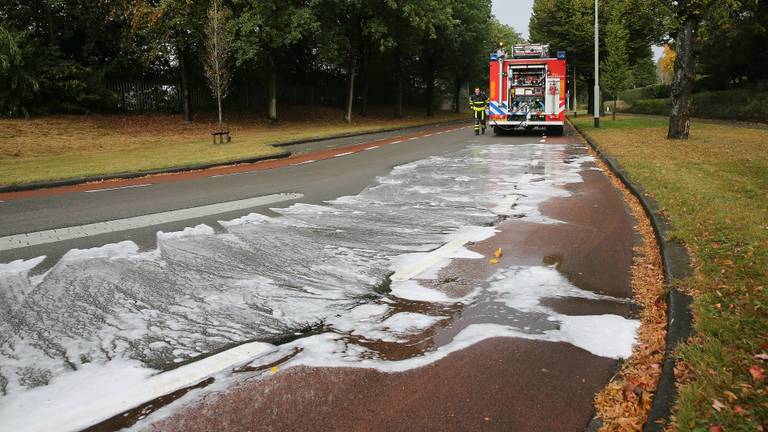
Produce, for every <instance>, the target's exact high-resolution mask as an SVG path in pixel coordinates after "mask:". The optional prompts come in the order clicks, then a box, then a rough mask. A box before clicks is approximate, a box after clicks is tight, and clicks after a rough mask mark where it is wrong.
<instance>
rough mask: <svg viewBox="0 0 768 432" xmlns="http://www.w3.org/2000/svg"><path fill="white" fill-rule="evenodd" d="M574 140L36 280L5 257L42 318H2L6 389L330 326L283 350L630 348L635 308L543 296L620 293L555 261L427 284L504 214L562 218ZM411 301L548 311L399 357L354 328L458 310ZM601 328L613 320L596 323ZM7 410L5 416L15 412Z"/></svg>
mask: <svg viewBox="0 0 768 432" xmlns="http://www.w3.org/2000/svg"><path fill="white" fill-rule="evenodd" d="M568 148H569V147H568V146H562V145H561V146H558V145H539V144H530V145H521V146H507V145H499V146H494V145H483V146H473V147H470V148H468V149H466V150H464V151H461V152H456V153H452V154H446V155H441V156H434V157H431V158H427V159H424V160H420V161H416V162H413V163H409V164H405V165H401V166H398V167H395V168H394V169H393V170H392V172H391V173H390V174H388V175H387V176H383V177H381V178H379V179H378V181H377V182H376V183H375V184H374V185H371V186H370V187H368V188H366V189H365V190H364V191H363V192H361V193H360V194H358V195H356V196H350V197H342V198H339V199H336V200H333V201H330V202H327V203H325V204H324V205H310V204H294V205H292V206H290V207H287V208H273V209H272V210H273V211H274V212H275V213H276V214H277V215H278V216H266V215H261V214H255V213H252V214H249V215H246V216H243V217H240V218H237V219H234V220H229V221H224V222H221V225H222V227H223V228H224V231H225V232H223V233H222V232H216V231H215V230H213V229H212V228H211V227H209V226H206V225H198V226H195V227H190V228H187V229H185V230H183V231H179V232H174V233H162V232H160V233H158V247H157V249H155V250H152V251H148V252H143V251H139V250H138V248H137V247H136V245H135V244H134V243H132V242H121V243H116V244H113V245H106V246H104V247H101V248H94V249H89V250H84V251H76V250H73V251H70V253H68V254H67V255H65V257H64V258H63V259H62V260H60V261H59V262H58V263H57V264H56V265H55V266H54V267H53V268H52V269H51V270H50V271H49V272H48V273H46V274H45V275H42V276H35V277H34V280H32V278H29V277H28V272H29V271H30V270H31V269H32V268H34V266H35V265H37V264H39V261H23V262H13V263H9V264H6V265H5V266H6V267H0V269H3V268H4V269H6V270H7V271H6V272H2V271H0V288H2V289H0V300H3V301H5V300H7V299H10V298H12V297H13V296H16V295H17V293H20V294H18V297H19V299H20V300H19V301H16V300H13V301H12V302H11V303H12V304H11V306H10V308H11V310H12V311H18V313H19V316H22V315H24V316H32V317H34V319H27V320H26V323H25V326H23V327H20V328H18V329H17V328H16V327H14V326H15V325H17V323H18V322H19V321H18V320H17V319H12V320H11V319H7V320H6V317H2V316H0V337H2V338H3V339H2V340H0V355H2V357H0V359H2V364H0V373H1V374H2V376H3V377H7V378H8V381H7V388H6V390H7V392H8V396H5V397H3V398H2V399H0V405H3V406H5V403H6V401H11V400H12V398H13V400H22V399H23V398H24V397H25V396H23V395H24V394H26V393H30V394H34V395H38V396H39V397H40V398H43V397H45V396H40V395H44V394H45V393H46V392H47V391H48V390H47V389H49V388H50V389H52V390H51V391H52V393H50V400H52V401H53V400H56V399H59V398H62V397H65V393H64V392H63V391H60V390H59V389H61V388H62V387H59V385H60V384H57V383H59V382H69V383H73V382H76V381H77V380H76V378H75V377H78V376H80V377H84V376H85V375H82V374H83V373H84V372H82V371H83V370H90V371H93V374H92V378H87V379H84V381H83V382H88V383H90V384H89V386H92V387H99V386H98V385H97V384H96V383H97V382H98V381H99V380H104V381H105V382H104V383H103V385H104V387H105V388H109V387H110V385H111V384H110V382H109V380H110V379H111V378H110V374H108V373H101V372H98V373H97V370H99V369H98V367H99V365H101V366H103V367H107V368H110V367H112V366H109V365H114V367H115V368H118V369H119V368H120V367H125V368H126V369H127V370H126V371H125V374H126V375H125V376H124V377H125V380H124V381H125V382H126V384H125V385H128V384H129V383H130V382H136V383H146V381H147V380H148V379H150V377H152V376H154V375H152V374H154V373H155V371H153V370H149V369H147V366H146V365H145V366H144V369H143V370H133V369H135V368H139V369H140V367H139V366H136V365H137V364H138V363H135V361H136V359H139V358H141V359H143V360H145V362H146V364H147V365H148V364H152V363H150V362H151V361H154V362H156V363H155V364H159V365H160V366H158V367H166V366H164V365H167V364H168V362H181V361H185V360H190V359H193V358H195V357H197V356H201V355H202V354H204V353H207V352H211V351H214V350H216V349H219V348H221V347H223V346H230V345H232V344H233V343H238V342H240V341H247V340H254V339H257V338H258V339H261V338H266V337H272V336H281V335H286V334H293V333H294V332H295V331H296V329H299V328H305V327H307V326H312V325H317V324H318V323H322V324H324V325H326V326H327V327H325V328H328V329H329V330H331V331H332V332H331V333H327V334H323V335H318V336H311V337H306V338H302V339H299V340H297V341H295V342H293V343H290V344H286V345H283V346H281V347H279V349H278V351H279V352H280V353H281V354H286V353H288V352H291V351H290V350H293V349H295V348H301V349H304V351H302V352H301V353H300V354H299V355H298V356H297V357H296V358H295V362H291V363H289V365H293V364H307V365H322V366H352V367H374V368H377V369H380V370H387V371H398V370H407V369H409V368H413V367H418V366H420V365H424V364H428V363H430V362H432V361H435V360H436V359H439V358H443V357H444V356H445V355H448V354H449V353H450V352H453V351H455V350H458V349H462V348H464V347H467V346H469V345H471V344H472V343H475V342H477V341H480V340H483V339H486V338H489V337H495V336H507V337H521V338H526V339H535V340H541V341H551V342H567V343H571V344H573V345H575V346H579V347H582V348H584V349H587V350H589V351H590V352H593V353H595V354H596V355H603V356H611V357H613V356H621V355H623V354H624V353H625V352H627V349H628V348H627V347H628V346H629V347H631V341H632V328H633V325H634V324H633V323H632V322H631V320H624V318H621V317H616V316H608V315H600V316H591V317H586V318H584V317H570V316H563V315H558V314H557V313H555V312H554V311H552V310H550V309H549V308H547V307H544V306H542V305H541V302H540V300H541V299H543V298H549V297H558V296H559V297H579V298H586V299H589V300H596V301H615V300H616V299H612V298H608V297H605V296H598V295H596V294H594V293H589V292H586V291H581V290H579V289H578V288H576V287H573V286H572V285H571V284H569V283H568V281H567V280H564V279H563V278H561V277H560V278H558V277H557V275H558V273H557V271H556V270H555V269H553V268H538V267H534V268H525V267H520V268H514V269H512V270H509V271H502V270H503V269H500V271H499V272H498V273H497V275H496V276H495V277H494V278H492V279H491V280H490V281H488V283H487V284H480V285H482V286H477V287H474V288H475V289H474V291H472V293H471V294H470V295H468V296H465V297H463V298H456V297H451V296H449V295H447V294H445V293H444V292H442V291H439V290H436V289H432V288H428V287H427V286H429V285H431V286H435V284H434V283H428V282H426V281H427V280H430V279H437V278H438V274H439V273H440V272H441V270H442V269H444V268H445V267H446V266H448V265H449V264H450V263H451V260H455V259H477V258H482V257H481V256H480V255H479V254H476V253H474V252H471V251H469V250H468V249H466V247H465V244H466V242H467V241H482V240H486V239H489V238H491V237H493V235H494V234H496V230H495V228H494V227H493V226H491V225H493V224H494V223H496V222H497V221H498V219H499V217H498V215H500V214H509V213H515V216H519V217H520V218H521V219H523V220H529V221H531V222H539V223H558V222H559V221H555V220H552V219H549V218H546V217H544V216H542V215H541V214H540V213H539V212H538V206H539V205H540V204H541V203H542V202H545V201H546V200H548V199H551V198H553V197H557V196H568V195H569V194H570V193H569V192H568V191H566V190H564V189H563V188H562V187H561V186H562V185H563V184H565V183H569V182H578V181H581V176H580V175H579V173H580V172H581V170H582V168H581V163H582V162H586V161H588V160H591V159H585V158H570V159H568V160H564V158H565V156H564V155H565V154H567V151H568ZM513 197H514V198H513ZM295 198H296V197H294V196H291V197H290V198H284V199H295ZM41 259H42V257H41ZM390 270H391V271H394V272H395V275H398V276H396V277H395V278H394V279H395V280H393V281H392V284H391V289H392V292H391V293H390V294H389V295H385V296H383V297H378V295H375V294H374V292H375V291H374V290H376V289H377V288H379V287H381V286H382V282H383V281H385V280H386V276H387V275H388V274H390ZM420 281H421V282H420ZM433 282H435V281H433ZM470 288H472V287H470ZM9 293H10V296H9V295H8V294H9ZM3 296H4V297H3ZM398 297H399V298H402V299H409V300H414V301H422V302H430V303H435V304H436V305H433V306H431V307H435V310H439V311H446V310H450V309H451V308H453V307H454V306H450V307H449V306H447V304H452V303H457V302H458V303H462V304H463V305H462V307H464V308H471V307H475V306H476V305H478V304H481V303H483V304H488V303H489V302H493V303H494V304H498V305H499V307H500V308H507V309H505V310H504V313H508V314H509V316H512V317H515V316H518V315H520V314H523V315H525V314H528V315H534V316H535V317H536V318H537V322H540V323H543V325H542V326H541V327H540V328H534V329H527V328H525V327H524V326H522V325H516V324H514V322H515V321H516V320H510V324H509V325H496V324H477V325H471V326H469V327H467V328H465V329H464V330H462V331H461V333H459V335H458V336H456V337H455V338H454V340H453V341H452V342H451V343H449V344H448V345H445V346H442V347H440V348H437V349H436V350H435V351H429V352H427V353H425V354H424V355H423V356H418V357H414V358H412V359H408V360H404V361H400V362H390V361H385V360H382V359H379V358H377V353H376V352H373V351H370V350H369V349H367V348H365V347H363V346H361V345H357V344H355V343H350V341H349V340H348V339H346V340H345V339H344V337H345V335H354V336H359V337H362V338H365V339H368V340H371V341H376V340H381V341H389V342H402V341H407V340H409V338H411V337H417V336H418V335H415V333H418V332H419V331H421V330H422V329H424V328H426V327H429V326H430V325H433V324H435V323H438V322H440V321H442V320H444V319H446V317H444V316H442V315H443V314H445V313H446V312H435V316H431V315H427V314H413V313H410V312H401V313H395V312H396V310H394V309H393V308H394V306H392V305H394V304H396V303H398V302H402V300H400V299H399V298H398ZM14 313H16V312H14ZM505 322H506V321H505ZM593 326H601V330H605V331H604V332H601V333H599V334H598V335H595V334H594V332H593V333H589V332H590V328H591V327H593ZM611 329H614V330H611ZM628 341H629V342H628ZM28 342H34V344H31V343H28ZM265 349H267V348H266V347H265ZM247 355H252V356H253V355H255V356H259V354H258V353H257V354H247ZM247 355H245V356H247ZM268 357H269V358H270V359H271V360H269V361H270V362H271V361H275V358H274V356H273V355H269V356H268ZM261 359H266V357H259V360H257V361H256V363H258V364H267V363H269V362H268V361H266V360H264V361H262V360H261ZM65 360H66V361H70V362H74V364H75V366H76V367H77V368H78V371H76V372H72V371H71V369H70V368H69V367H68V366H67V365H66V362H65ZM132 362H134V363H132ZM195 364H196V363H195ZM30 365H34V367H35V368H36V369H35V371H34V373H33V374H32V375H31V376H33V377H35V378H38V377H42V378H41V380H42V381H40V382H39V383H30V381H29V380H28V378H27V377H28V375H29V374H28V373H27V372H28V368H29V366H30ZM91 368H93V369H91ZM102 371H103V369H102ZM78 374H80V375H78ZM161 375H165V374H161ZM161 375H158V376H161ZM115 376H117V375H115ZM65 377H71V378H67V379H65ZM45 380H47V381H45ZM62 380H63V381H62ZM46 382H48V384H47V385H46ZM35 385H38V386H39V387H35ZM129 387H130V386H129ZM131 388H132V387H131ZM166 388H167V387H166ZM115 393H116V394H119V392H115ZM38 396H34V397H38ZM30 397H32V396H30ZM17 398H18V399H17ZM25 406H26V407H27V410H26V411H24V410H19V411H14V413H13V415H12V417H14V421H16V419H15V417H17V416H18V417H20V418H22V419H24V418H26V419H28V420H30V419H32V420H34V419H35V417H44V416H47V415H51V420H50V421H51V422H54V421H55V419H56V417H55V416H56V415H62V416H65V415H66V413H59V414H55V415H54V414H50V412H48V411H45V412H43V414H40V413H39V412H37V411H36V410H35V409H34V408H30V407H31V405H25ZM83 406H84V407H87V406H88V404H86V403H85V402H83ZM110 406H111V405H110ZM94 407H95V408H93V409H92V413H93V415H99V416H101V415H103V414H101V413H99V411H100V410H102V409H103V407H102V406H100V405H94ZM104 409H105V410H106V408H104ZM0 414H1V415H3V418H5V416H6V415H7V414H8V412H7V411H6V412H0ZM19 421H22V420H19ZM30 421H31V420H30Z"/></svg>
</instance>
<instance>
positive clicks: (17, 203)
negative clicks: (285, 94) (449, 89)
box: [0, 124, 531, 271]
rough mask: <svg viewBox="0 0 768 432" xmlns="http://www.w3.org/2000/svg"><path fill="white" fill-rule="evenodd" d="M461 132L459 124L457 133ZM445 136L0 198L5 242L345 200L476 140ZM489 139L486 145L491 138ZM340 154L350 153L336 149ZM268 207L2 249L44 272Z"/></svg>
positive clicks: (0, 258) (332, 143) (321, 146)
mask: <svg viewBox="0 0 768 432" xmlns="http://www.w3.org/2000/svg"><path fill="white" fill-rule="evenodd" d="M460 126H461V125H460V124H459V125H453V126H451V127H452V128H456V127H460ZM444 129H446V127H444V126H443V127H439V126H438V127H433V128H418V129H416V130H407V131H399V132H398V131H396V132H386V133H378V134H373V135H364V136H359V137H347V138H340V139H334V140H326V141H321V142H316V143H311V144H304V145H297V146H292V147H289V149H290V150H291V151H292V152H294V153H295V154H296V155H297V156H300V155H306V154H310V153H312V152H316V151H326V152H328V151H333V150H332V149H337V148H340V147H348V146H355V145H358V146H359V145H361V144H365V143H371V145H372V146H375V145H380V144H379V140H382V139H386V140H388V141H393V140H394V141H399V139H398V138H403V140H402V142H399V143H394V144H387V145H380V146H379V147H378V148H375V149H373V150H370V151H359V152H357V153H353V154H349V155H343V156H342V157H331V158H330V159H326V160H318V161H316V162H312V163H306V164H303V165H296V166H290V164H291V160H290V159H289V160H285V161H279V162H281V164H280V165H289V166H284V167H280V168H279V169H267V170H258V171H251V172H248V171H247V170H248V169H249V168H248V167H241V170H242V172H239V173H233V174H235V175H222V176H219V170H209V171H207V172H199V173H195V174H194V178H188V177H189V175H168V176H155V177H147V178H144V179H138V180H133V181H129V182H115V183H116V184H114V185H112V184H108V185H101V186H100V187H106V188H107V189H111V188H113V187H121V186H124V185H127V184H130V185H136V184H139V185H142V184H151V185H150V186H145V187H134V188H126V189H115V190H105V191H103V192H98V193H86V192H84V190H87V188H79V190H76V191H73V192H68V193H63V194H59V193H58V191H57V190H51V191H49V194H44V195H43V196H39V197H31V198H19V199H9V198H8V197H3V195H2V194H0V201H2V202H0V220H1V221H2V223H0V237H2V236H10V235H16V234H23V233H31V232H37V231H43V230H50V229H58V228H64V227H72V226H77V225H83V224H90V223H95V222H102V221H111V220H116V219H122V218H129V217H135V216H141V215H147V214H153V213H158V212H167V211H172V210H178V209H185V208H190V207H197V206H204V205H209V204H215V203H221V202H227V201H233V200H242V199H247V198H252V197H258V196H263V195H270V194H276V193H300V194H302V195H303V197H302V198H300V199H299V200H296V201H284V202H281V203H280V206H281V207H283V206H287V205H290V204H291V203H292V202H299V201H300V202H303V203H310V204H311V203H321V202H322V201H325V200H330V199H334V198H337V197H339V196H345V195H354V194H357V193H358V192H360V191H361V190H362V189H364V188H365V187H366V186H368V185H369V184H370V182H371V180H372V179H374V178H375V177H376V176H379V175H384V174H386V173H388V172H389V171H390V170H391V169H392V167H394V166H396V165H400V164H403V163H407V162H411V161H414V160H419V159H423V158H425V157H429V156H431V155H434V154H439V153H445V152H450V151H455V150H458V149H461V148H463V147H465V146H466V145H467V144H468V143H470V142H472V141H474V140H475V139H474V138H473V136H472V135H471V129H467V128H464V129H461V130H459V131H455V132H449V133H444V134H441V135H432V136H428V137H427V136H425V135H428V134H431V133H432V132H434V131H435V130H444ZM412 136H419V138H418V139H415V140H408V138H409V137H412ZM483 138H486V139H487V138H488V136H485V137H483ZM507 139H510V137H505V140H507ZM511 140H513V141H514V140H517V141H519V142H529V141H530V140H531V137H530V136H528V137H511ZM336 153H345V152H344V151H338V150H337V151H336ZM305 159H306V158H305ZM309 160H311V159H309ZM256 166H258V165H256ZM70 189H71V188H70ZM11 195H12V194H11ZM12 198H15V197H12ZM269 207H275V205H274V204H270V205H265V206H258V207H252V208H248V209H242V210H238V211H235V212H230V213H219V214H212V215H210V216H209V217H199V218H195V219H188V220H183V221H178V222H175V223H165V224H161V225H154V226H150V227H145V228H140V229H131V230H125V231H120V232H112V233H106V234H101V235H95V236H90V237H87V238H79V239H75V240H68V241H61V242H55V243H47V244H43V245H38V246H32V247H24V248H16V249H12V250H4V251H0V262H9V261H13V260H16V259H29V258H33V257H37V256H40V255H46V256H47V257H48V258H47V259H46V261H45V262H44V263H43V264H42V265H41V266H40V267H39V268H38V269H37V271H41V270H44V269H45V268H46V266H47V265H51V263H54V262H56V261H57V260H58V258H59V257H60V256H61V255H63V254H64V253H65V252H66V251H68V250H70V249H72V248H81V249H82V248H91V247H96V246H101V245H104V244H107V243H114V242H119V241H123V240H131V241H134V242H135V243H137V244H138V245H139V246H140V247H141V248H142V249H145V248H146V249H151V248H153V247H154V245H155V233H156V232H157V231H159V230H162V231H165V232H170V231H177V230H182V229H184V228H185V227H189V226H193V225H197V224H200V223H205V224H209V225H211V226H213V227H216V226H217V225H218V224H217V223H216V221H218V220H222V219H232V218H236V217H239V216H242V215H244V214H247V213H249V212H251V211H257V212H266V213H267V214H269V210H268V209H269Z"/></svg>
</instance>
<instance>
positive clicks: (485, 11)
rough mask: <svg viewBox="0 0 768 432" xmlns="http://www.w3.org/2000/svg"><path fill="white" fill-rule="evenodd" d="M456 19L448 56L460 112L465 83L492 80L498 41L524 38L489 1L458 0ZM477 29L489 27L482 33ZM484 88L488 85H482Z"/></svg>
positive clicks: (456, 108) (455, 102)
mask: <svg viewBox="0 0 768 432" xmlns="http://www.w3.org/2000/svg"><path fill="white" fill-rule="evenodd" d="M453 18H454V20H455V21H456V25H455V26H454V27H453V29H452V32H453V33H452V35H451V38H450V40H451V41H452V44H451V46H450V47H449V50H448V52H447V53H446V54H447V56H448V58H446V59H445V64H446V65H447V67H446V71H445V72H446V79H447V80H448V81H449V82H452V83H453V108H454V111H455V112H459V109H460V107H463V106H465V105H466V103H461V101H460V100H459V99H460V92H461V87H462V85H463V84H465V83H467V82H469V81H471V82H473V83H476V84H480V82H483V83H487V81H488V56H489V54H490V53H491V52H492V51H494V49H496V44H497V43H498V42H501V41H503V42H504V43H505V44H507V45H509V44H514V43H517V42H519V41H520V40H521V37H520V34H519V33H517V32H516V31H515V29H513V28H512V27H510V26H508V25H505V24H502V23H500V22H499V21H498V20H497V19H496V18H494V17H493V15H491V3H490V2H488V1H466V0H464V1H458V2H457V3H456V7H455V8H454V13H453ZM476 29H488V31H486V32H478V31H476ZM482 86H483V87H484V86H485V84H483V85H482Z"/></svg>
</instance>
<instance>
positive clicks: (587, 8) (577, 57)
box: [528, 0, 667, 112]
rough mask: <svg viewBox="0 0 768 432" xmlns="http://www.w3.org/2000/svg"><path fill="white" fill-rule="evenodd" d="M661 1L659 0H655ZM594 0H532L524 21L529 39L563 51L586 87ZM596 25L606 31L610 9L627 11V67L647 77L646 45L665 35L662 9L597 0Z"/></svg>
mask: <svg viewBox="0 0 768 432" xmlns="http://www.w3.org/2000/svg"><path fill="white" fill-rule="evenodd" d="M657 1H661V0H657ZM594 2H595V0H534V3H533V14H532V16H531V20H530V23H529V25H528V28H529V31H530V34H531V36H530V39H531V41H532V42H537V43H549V44H550V45H551V50H552V51H566V52H567V53H568V63H569V64H570V65H572V66H575V67H576V70H577V71H578V75H579V76H578V77H577V78H578V79H579V80H580V81H584V82H585V83H586V85H587V86H588V87H589V88H592V87H593V86H594V76H593V70H594V67H593V63H592V62H593V55H594V4H595V3H594ZM600 9H601V13H600V23H599V24H600V29H601V31H606V26H607V24H608V17H610V16H611V14H612V11H613V10H614V9H619V10H624V11H631V12H632V19H629V20H627V21H626V22H625V26H626V29H627V32H628V37H627V44H626V46H627V48H626V49H627V55H628V60H629V64H630V67H631V68H632V69H633V70H634V71H638V72H640V73H639V74H638V76H639V77H648V75H649V74H648V72H647V71H648V70H649V69H650V68H649V66H650V63H649V62H651V61H652V58H653V57H652V52H651V50H650V46H651V45H652V44H657V43H660V42H661V40H662V39H663V37H664V35H665V30H666V26H665V25H664V24H665V22H666V19H667V14H666V12H665V11H666V9H664V8H659V7H658V4H656V3H653V2H648V1H647V0H611V1H600ZM605 40H606V38H605V37H601V38H600V43H601V46H600V47H599V50H600V58H605V55H606V54H607V48H606V45H605ZM587 93H588V94H589V111H590V112H594V111H593V109H594V101H593V99H594V92H587Z"/></svg>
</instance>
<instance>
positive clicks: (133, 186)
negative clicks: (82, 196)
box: [85, 183, 152, 193]
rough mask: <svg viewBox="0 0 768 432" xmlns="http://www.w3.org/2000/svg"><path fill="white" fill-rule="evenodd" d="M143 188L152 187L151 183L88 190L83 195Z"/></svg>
mask: <svg viewBox="0 0 768 432" xmlns="http://www.w3.org/2000/svg"><path fill="white" fill-rule="evenodd" d="M145 186H152V183H142V184H137V185H130V186H120V187H113V188H104V189H89V190H87V191H85V193H93V192H106V191H115V190H121V189H134V188H140V187H145Z"/></svg>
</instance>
